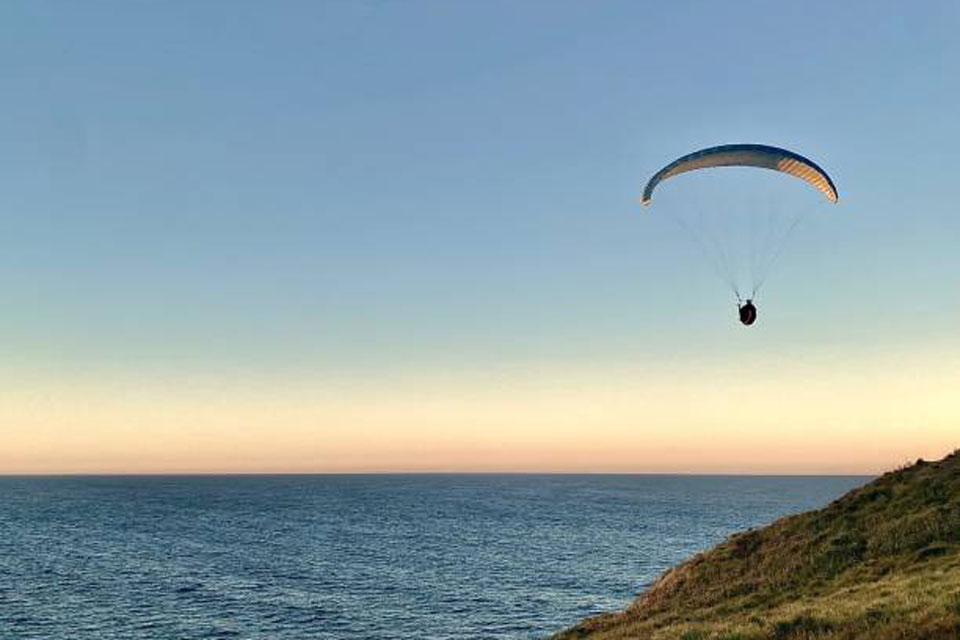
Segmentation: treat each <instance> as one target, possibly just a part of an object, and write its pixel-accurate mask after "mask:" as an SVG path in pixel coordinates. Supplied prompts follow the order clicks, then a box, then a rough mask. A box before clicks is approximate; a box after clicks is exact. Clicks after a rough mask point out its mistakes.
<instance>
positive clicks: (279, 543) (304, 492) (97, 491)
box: [0, 475, 867, 640]
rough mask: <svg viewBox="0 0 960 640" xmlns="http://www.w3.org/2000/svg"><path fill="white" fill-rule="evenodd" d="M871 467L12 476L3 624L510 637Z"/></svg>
mask: <svg viewBox="0 0 960 640" xmlns="http://www.w3.org/2000/svg"><path fill="white" fill-rule="evenodd" d="M866 480H867V479H866V478H863V477H743V476H741V477H736V476H669V475H665V476H653V475H277V476H173V477H170V476H167V477H163V476H153V477H134V476H124V477H120V476H112V477H110V476H99V477H97V476H85V477H5V478H0V638H3V639H7V638H16V639H21V638H24V639H26V638H38V639H40V638H42V639H43V640H57V639H71V640H83V639H86V638H96V639H102V638H123V639H128V638H150V639H153V638H156V639H167V638H169V639H177V640H190V639H199V638H271V639H273V638H277V639H288V638H303V639H311V640H313V639H315V640H333V639H337V640H361V639H362V640H374V639H381V638H382V639H389V638H418V639H437V640H441V639H444V638H457V639H468V638H469V639H506V638H538V637H544V636H546V635H549V634H550V633H552V632H555V631H558V630H560V629H562V628H563V627H565V626H567V625H570V624H572V623H574V622H576V621H577V620H578V619H580V618H582V617H584V616H589V615H591V614H596V613H599V612H601V611H609V610H614V609H620V608H623V607H624V606H626V605H627V604H628V603H629V602H630V601H631V599H632V598H634V597H635V596H636V594H637V593H638V592H640V591H642V590H643V589H644V588H645V587H646V586H647V585H649V584H650V583H651V582H652V581H653V580H654V579H655V578H656V577H657V575H658V574H660V573H661V572H662V571H664V570H665V569H667V568H669V567H671V566H673V565H676V564H677V563H679V562H681V561H683V560H684V559H686V558H689V557H690V556H691V555H693V554H695V553H697V552H698V551H701V550H704V549H706V548H708V547H710V546H712V545H714V544H716V543H718V542H721V541H722V540H724V539H725V538H726V537H727V536H729V535H730V534H731V533H734V532H736V531H739V530H742V529H746V528H748V527H755V526H759V525H763V524H766V523H769V522H771V521H773V520H775V519H776V518H778V517H781V516H784V515H787V514H790V513H794V512H797V511H802V510H806V509H811V508H814V507H819V506H822V505H825V504H826V503H828V502H829V501H830V500H832V499H834V498H836V497H838V496H839V495H841V494H842V493H844V492H846V491H847V490H849V489H851V488H853V487H855V486H857V485H860V484H863V483H864V482H865V481H866Z"/></svg>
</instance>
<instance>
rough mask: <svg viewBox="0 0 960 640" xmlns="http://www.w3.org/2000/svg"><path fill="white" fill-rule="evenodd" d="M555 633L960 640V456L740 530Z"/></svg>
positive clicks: (565, 638) (694, 639)
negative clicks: (632, 597)
mask: <svg viewBox="0 0 960 640" xmlns="http://www.w3.org/2000/svg"><path fill="white" fill-rule="evenodd" d="M554 638H555V640H570V639H573V638H589V639H590V640H614V639H624V638H644V639H650V640H665V639H667V638H677V639H680V640H760V639H766V638H771V639H772V638H776V639H797V640H800V639H804V640H806V639H813V638H817V639H841V638H843V639H860V638H863V639H867V638H870V639H871V640H886V639H893V638H897V639H910V638H915V639H920V638H923V639H931V640H933V639H941V638H942V639H946V638H951V639H960V451H958V452H955V453H954V454H952V455H950V456H948V457H947V458H945V459H943V460H941V461H939V462H932V463H931V462H924V461H922V460H920V461H917V464H915V465H913V466H911V467H908V468H904V469H900V470H897V471H893V472H890V473H887V474H886V475H884V476H882V477H880V478H878V479H877V480H874V481H873V482H871V483H870V484H867V485H865V486H864V487H861V488H859V489H855V490H853V491H851V492H850V493H848V494H846V495H845V496H843V497H842V498H840V499H838V500H836V501H835V502H833V503H831V504H830V505H829V506H827V507H826V508H824V509H821V510H819V511H811V512H808V513H802V514H800V515H796V516H791V517H789V518H783V519H781V520H778V521H777V522H774V523H773V524H771V525H769V526H767V527H764V528H762V529H757V530H750V531H747V532H745V533H740V534H737V535H734V536H732V537H731V538H730V539H728V540H727V541H726V542H724V543H722V544H720V545H718V546H717V547H714V548H713V549H711V550H710V551H707V552H705V553H702V554H700V555H698V556H695V557H694V558H692V559H691V560H689V561H687V562H685V563H684V564H681V565H680V566H678V567H676V568H674V569H671V570H670V571H667V572H666V573H664V574H663V575H662V576H661V577H660V578H659V579H658V580H657V582H656V583H655V584H654V585H653V586H651V587H650V589H649V590H648V591H646V592H645V593H644V594H642V595H641V596H640V597H639V598H637V600H636V601H635V602H634V603H633V604H632V605H631V606H630V607H629V608H628V609H627V610H626V611H624V612H621V613H616V614H606V615H602V616H599V617H596V618H590V619H588V620H584V621H583V622H581V623H580V624H578V625H577V626H576V627H573V628H572V629H568V630H567V631H564V632H562V633H560V634H558V635H556V636H554Z"/></svg>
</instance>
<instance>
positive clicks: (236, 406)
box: [0, 354, 960, 474]
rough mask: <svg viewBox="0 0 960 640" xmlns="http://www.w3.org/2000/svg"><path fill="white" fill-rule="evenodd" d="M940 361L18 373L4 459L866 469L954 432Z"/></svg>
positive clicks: (7, 401) (265, 465)
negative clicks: (255, 379)
mask: <svg viewBox="0 0 960 640" xmlns="http://www.w3.org/2000/svg"><path fill="white" fill-rule="evenodd" d="M945 361H950V360H949V359H946V358H943V357H942V354H940V357H936V358H934V357H933V356H931V357H930V358H925V357H921V356H911V357H907V358H903V357H901V358H890V359H888V360H886V361H880V360H875V361H870V362H860V363H859V364H858V365H856V366H853V365H850V366H841V365H838V364H837V363H830V362H827V361H824V360H821V361H816V360H815V359H811V360H808V361H807V362H805V363H800V364H798V365H795V366H794V367H793V368H792V369H790V370H789V371H784V370H782V369H777V368H776V364H777V363H775V362H769V361H768V362H763V363H755V364H754V366H751V367H747V368H744V367H743V366H737V365H726V364H725V365H720V364H704V365H701V366H696V367H694V366H686V367H676V368H673V369H670V370H667V371H658V372H657V374H656V375H655V376H654V375H651V374H649V373H644V372H638V371H629V370H617V371H609V370H608V371H604V372H599V371H592V372H591V371H587V372H582V371H580V372H578V373H576V374H574V373H568V374H557V375H544V374H536V373H530V372H528V373H517V372H515V373H510V374H503V375H499V376H487V377H485V378H484V377H481V376H476V375H462V376H449V375H448V376H432V377H431V376H426V375H424V376H421V377H419V378H416V379H411V378H408V379H406V380H400V381H397V380H386V379H382V380H379V381H366V382H352V383H339V384H334V383H330V382H329V381H312V380H302V379H298V380H295V381H290V380H282V381H274V382H273V383H271V384H262V383H259V384H252V383H250V382H249V381H247V382H243V381H240V380H236V379H232V380H224V379H207V380H205V381H202V380H193V381H192V382H186V381H183V382H180V383H165V384H162V383H160V382H159V381H154V382H141V383H140V384H137V385H134V384H130V383H117V382H113V383H106V382H102V381H101V382H99V383H94V382H88V383H86V384H78V383H77V382H76V381H72V382H70V383H69V384H68V382H67V381H64V380H32V381H30V383H29V384H23V385H22V386H24V387H29V390H26V389H22V390H20V391H18V390H16V389H11V388H9V386H8V388H7V390H6V391H5V392H4V394H3V403H2V409H0V420H2V423H3V424H4V425H5V427H4V432H3V446H2V447H0V472H2V473H7V474H18V473H27V474H32V473H198V472H199V473H224V472H233V473H270V472H281V473H282V472H305V473H306V472H390V471H396V472H435V471H436V472H443V471H452V472H457V471H464V472H508V471H517V472H655V473H658V472H677V473H786V474H791V473H878V472H881V471H884V470H886V469H888V468H890V467H892V466H897V465H899V464H902V463H905V462H908V461H912V460H914V459H916V458H917V457H924V458H928V459H934V458H939V457H942V456H943V455H945V454H947V453H949V452H950V451H951V450H953V449H954V448H956V447H957V446H958V444H960V406H958V405H960V403H958V401H957V396H956V389H958V388H960V371H958V370H956V369H955V368H947V367H944V366H943V365H942V364H941V365H939V366H937V365H933V364H930V363H932V362H940V363H942V362H945ZM953 361H957V360H956V359H954V360H953ZM769 370H776V371H777V375H775V376H768V375H767V371H769Z"/></svg>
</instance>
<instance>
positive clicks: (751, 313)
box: [740, 300, 757, 327]
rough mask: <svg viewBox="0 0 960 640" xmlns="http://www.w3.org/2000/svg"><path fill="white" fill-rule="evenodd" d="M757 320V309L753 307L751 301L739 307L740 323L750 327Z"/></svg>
mask: <svg viewBox="0 0 960 640" xmlns="http://www.w3.org/2000/svg"><path fill="white" fill-rule="evenodd" d="M756 320H757V308H756V307H755V306H754V305H753V300H747V301H746V302H744V303H743V304H742V305H740V322H742V323H743V324H745V325H747V326H748V327H749V326H750V325H752V324H753V323H754V322H756Z"/></svg>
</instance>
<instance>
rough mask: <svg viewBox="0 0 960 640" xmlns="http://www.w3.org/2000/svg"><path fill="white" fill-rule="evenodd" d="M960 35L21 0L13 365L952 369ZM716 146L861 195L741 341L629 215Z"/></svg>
mask: <svg viewBox="0 0 960 640" xmlns="http://www.w3.org/2000/svg"><path fill="white" fill-rule="evenodd" d="M958 19H960V8H958V7H957V5H956V4H955V3H952V2H939V3H938V2H929V3H924V4H923V5H922V6H921V7H915V6H910V7H908V6H907V5H904V4H901V3H893V2H889V3H887V2H874V3H828V2H809V3H797V4H795V5H791V6H786V5H783V4H780V3H777V4H773V3H763V2H738V3H716V2H674V3H638V2H604V3H587V2H482V3H481V2H474V3H467V2H294V1H285V2H281V3H275V4H266V3H260V2H204V3H195V2H89V3H70V2H40V1H30V2H6V3H4V4H3V5H2V7H0V35H2V37H0V82H2V84H0V92H2V96H3V99H2V107H0V108H2V113H3V115H4V117H3V118H0V144H2V149H3V152H2V153H0V291H3V300H4V305H3V306H4V313H3V314H2V316H0V341H2V352H3V361H4V365H3V375H4V376H5V378H6V379H8V380H19V379H22V378H23V375H25V373H26V372H34V373H36V372H37V371H41V372H43V371H46V372H57V375H62V376H66V379H71V378H70V377H71V376H74V377H76V378H78V379H79V378H84V377H90V376H93V377H96V376H101V375H102V376H108V377H120V378H124V379H133V380H136V379H139V378H141V377H148V376H153V375H157V376H161V377H162V376H169V375H187V374H194V373H196V374H204V373H208V374H210V375H218V374H219V373H222V372H227V371H230V372H243V375H245V376H247V377H249V378H253V379H258V378H260V377H263V378H264V379H266V378H269V377H271V376H275V375H281V376H293V377H297V376H299V375H303V376H313V377H314V378H316V379H318V380H327V379H329V380H334V379H340V378H342V377H343V376H347V377H349V376H359V377H364V376H377V375H383V372H393V374H394V375H407V374H414V373H422V372H457V371H463V372H473V373H476V372H478V371H479V372H483V371H499V370H502V369H504V368H506V369H510V368H511V367H528V368H534V369H538V370H550V369H551V368H555V367H562V368H564V369H567V370H575V369H577V368H578V367H583V368H589V369H591V370H603V368H604V367H607V366H609V367H623V366H631V367H633V366H636V367H639V368H644V369H646V370H648V371H650V372H655V371H656V370H657V369H658V368H659V367H662V366H664V362H669V363H670V366H674V365H677V363H681V364H682V363H688V364H690V366H696V365H697V363H700V362H705V361H710V362H713V361H721V362H722V361H729V362H733V363H736V362H737V361H740V360H742V359H743V358H746V359H747V360H748V361H750V362H754V361H753V360H751V358H774V359H781V360H782V361H790V360H791V359H793V358H798V357H801V356H802V354H805V353H810V352H823V353H829V354H830V357H831V358H836V359H838V360H845V359H856V358H860V357H863V356H864V355H865V354H876V353H882V352H887V351H890V350H893V351H897V352H911V351H914V350H928V351H931V352H938V351H940V352H943V351H944V350H946V351H949V352H952V351H950V350H956V348H957V347H958V343H957V338H956V335H957V332H956V327H957V326H960V299H958V295H957V291H958V286H960V251H957V249H956V247H957V239H958V238H960V222H958V216H957V211H956V204H955V199H954V190H955V183H956V178H955V175H954V174H955V171H956V160H955V155H956V154H955V149H956V148H957V147H958V145H960V125H958V123H957V118H956V105H957V104H960V82H957V76H956V70H957V69H958V68H960V40H958V39H957V37H956V28H957V25H958V24H960V20H958ZM729 142H760V143H767V144H775V145H781V146H785V147H788V148H791V149H794V150H796V151H798V152H800V153H803V154H804V155H807V156H808V157H811V158H813V159H815V160H816V161H817V162H819V163H820V164H821V165H822V166H823V167H824V168H825V169H827V171H829V172H830V173H831V175H832V176H833V177H834V179H835V181H836V182H837V185H838V187H839V190H840V194H841V204H840V207H839V208H837V209H836V210H835V211H833V212H831V213H830V214H829V215H826V216H818V217H815V219H811V220H810V221H809V222H808V223H806V224H805V225H804V227H802V229H801V230H800V231H799V232H798V234H797V235H796V237H794V238H793V241H792V243H791V245H790V246H789V247H788V248H787V251H786V253H785V254H784V257H783V258H782V260H781V262H780V264H779V267H778V270H777V272H776V273H775V274H774V276H773V278H772V279H771V281H770V283H769V284H768V285H767V290H766V292H765V295H764V299H763V305H762V307H761V318H760V321H759V323H758V325H757V326H756V327H754V328H752V329H751V330H744V329H743V328H742V327H740V326H738V325H736V323H735V317H734V315H733V308H732V302H731V300H730V296H729V292H728V291H726V290H725V289H724V287H723V285H722V284H720V283H718V282H717V281H716V280H715V279H714V278H713V276H712V274H711V273H710V272H709V270H708V269H706V268H704V265H703V264H702V262H701V261H700V260H699V258H698V256H697V255H696V252H695V251H694V249H693V248H692V246H691V244H690V242H689V240H688V239H687V238H685V237H684V236H683V235H682V234H681V233H680V232H679V231H678V229H677V228H676V227H675V226H672V225H670V224H667V223H665V222H664V221H663V219H662V217H660V218H658V217H657V215H656V211H655V207H654V211H653V212H652V213H651V214H650V215H649V216H647V215H641V213H640V209H639V207H638V204H637V200H638V197H639V194H640V191H641V190H642V187H643V184H644V182H645V180H646V179H647V177H649V175H650V174H652V173H653V172H654V171H655V170H656V169H658V168H659V167H660V166H662V165H663V164H665V163H666V162H668V161H670V160H672V159H673V158H675V157H677V156H679V155H682V154H683V153H686V152H688V151H691V150H693V149H696V148H700V147H704V146H709V145H713V144H721V143H729ZM759 361H760V360H757V362H759ZM733 366H735V365H733Z"/></svg>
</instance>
